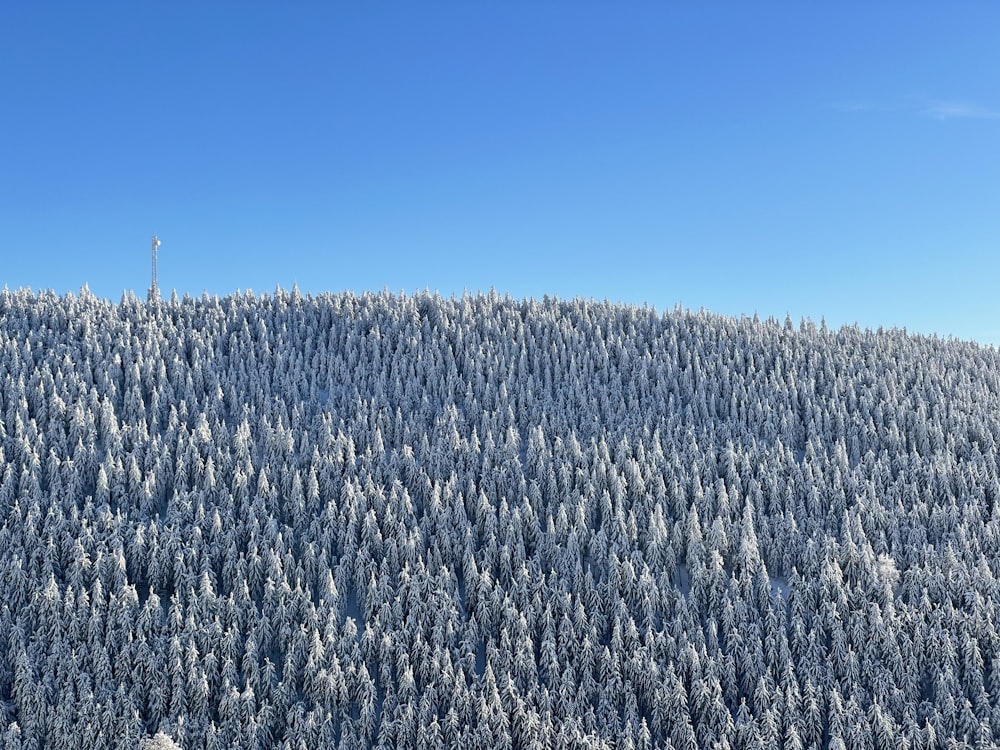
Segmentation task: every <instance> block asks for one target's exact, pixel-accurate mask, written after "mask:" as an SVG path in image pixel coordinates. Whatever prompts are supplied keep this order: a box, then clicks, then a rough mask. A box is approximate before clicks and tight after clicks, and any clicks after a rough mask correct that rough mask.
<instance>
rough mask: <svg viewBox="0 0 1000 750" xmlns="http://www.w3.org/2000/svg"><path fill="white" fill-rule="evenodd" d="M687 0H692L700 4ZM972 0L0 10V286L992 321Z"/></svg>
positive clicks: (982, 76)
mask: <svg viewBox="0 0 1000 750" xmlns="http://www.w3.org/2000/svg"><path fill="white" fill-rule="evenodd" d="M706 6H708V7H706ZM998 39H1000V5H997V4H996V3H986V2H983V3H971V2H959V3H940V4H937V3H935V4H931V3H920V2H917V3H912V2H894V3H882V4H879V3H863V2H851V1H845V0H837V2H826V3H800V2H795V3H766V2H749V3H746V2H741V3H696V2H683V3H667V2H662V3H639V2H634V3H617V2H610V0H609V1H608V2H581V1H580V0H574V1H573V2H556V1H554V0H541V2H528V1H527V0H523V1H522V0H512V1H510V2H489V1H485V2H461V3H459V2H398V3H388V2H365V3H361V2H358V3H353V2H352V3H335V2H323V3H320V2H316V3H310V2H304V1H302V0H289V1H288V2H278V1H277V0H275V1H274V2H253V1H251V2H186V1H185V0H171V2H165V1H164V2H138V3H137V2H127V3H126V2H122V3H106V2H99V1H97V2H92V3H81V2H66V3H59V2H44V3H28V2H9V3H3V4H0V286H2V285H3V284H6V285H7V286H8V287H9V288H11V289H15V288H18V287H24V286H30V287H31V288H32V289H35V290H38V289H54V290H55V291H56V292H58V293H60V294H61V293H64V292H66V291H74V292H76V291H78V290H79V289H80V288H81V286H82V285H83V284H84V283H87V284H88V285H89V287H90V289H91V291H92V292H94V293H95V294H98V295H99V296H103V297H108V298H111V299H113V300H116V301H117V299H118V298H119V297H120V296H121V294H122V291H123V290H125V289H133V290H135V292H136V293H137V294H138V295H139V296H144V295H145V290H146V288H147V287H148V286H149V276H150V268H149V266H150V257H149V256H150V252H149V250H150V248H149V245H150V236H151V235H152V234H153V233H154V232H156V233H158V234H159V236H160V238H161V240H162V243H163V244H162V246H161V248H160V287H161V289H164V290H165V291H166V292H169V290H170V289H176V290H177V291H178V293H179V294H184V293H190V294H193V295H199V294H201V292H202V291H208V292H209V293H210V294H226V293H229V292H233V291H235V290H237V289H244V290H245V289H248V288H249V289H253V290H254V291H256V292H273V290H274V289H275V287H276V286H277V285H280V286H281V287H283V288H290V287H291V285H292V284H293V283H298V286H299V288H300V289H301V290H302V291H303V292H314V293H315V292H321V291H340V290H344V289H351V290H354V291H356V292H361V291H364V290H375V291H380V290H382V289H384V288H388V289H390V290H392V291H399V290H405V291H407V292H413V291H417V290H421V289H425V288H428V289H430V290H432V291H433V290H438V291H440V292H441V294H443V295H451V294H461V293H462V291H463V290H469V291H472V292H474V291H478V290H483V291H487V290H489V289H490V288H495V289H497V290H498V291H499V292H501V293H502V292H509V293H510V294H512V295H514V296H516V297H521V296H536V297H540V296H542V295H544V294H549V295H557V296H559V297H563V298H568V297H575V296H582V297H588V298H597V299H602V300H603V299H610V300H612V301H623V302H628V303H633V304H643V303H648V304H650V305H653V306H655V307H656V308H657V309H659V310H664V309H672V308H673V307H674V306H675V305H677V304H678V303H679V304H681V305H683V306H684V307H689V308H692V309H697V308H700V307H705V308H707V309H709V310H712V311H714V312H719V313H723V314H729V315H740V314H747V315H752V314H753V313H754V312H757V313H759V314H760V315H761V316H762V317H768V316H772V315H773V316H775V317H777V318H779V319H784V316H785V314H786V313H790V314H791V316H792V318H793V319H794V320H795V321H796V322H797V321H798V320H799V318H800V317H802V316H808V317H811V318H813V319H814V320H816V321H818V320H819V319H820V318H821V317H825V318H826V321H827V323H828V324H829V325H831V326H839V325H841V324H844V323H854V322H858V323H859V324H861V325H862V326H870V327H877V326H885V327H892V326H905V327H906V328H907V329H908V330H911V331H919V332H924V333H938V334H940V335H955V336H958V337H961V338H973V339H977V340H979V341H982V342H988V343H1000V293H998V292H1000V261H998V250H1000V44H998V43H997V40H998Z"/></svg>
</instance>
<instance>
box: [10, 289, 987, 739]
mask: <svg viewBox="0 0 1000 750" xmlns="http://www.w3.org/2000/svg"><path fill="white" fill-rule="evenodd" d="M998 444H1000V353H998V352H997V350H995V349H993V348H985V347H979V346H977V345H975V344H969V343H963V342H958V341H947V340H942V339H938V338H928V337H921V336H913V335H907V334H906V333H905V332H902V331H896V330H893V331H877V332H873V331H867V330H860V329H858V328H855V327H851V328H844V329H841V330H837V331H833V330H826V328H825V327H823V326H817V325H813V324H811V323H808V322H804V323H802V324H801V325H793V324H792V322H791V321H784V322H777V321H774V320H769V321H759V320H757V319H750V318H743V319H732V318H725V317H719V316H715V315H710V314H705V313H698V314H694V313H690V312H685V311H681V310H678V311H675V312H671V313H667V314H661V313H657V312H654V311H653V310H651V309H646V308H636V307H624V306H615V305H610V304H606V303H594V302H584V301H572V302H564V301H558V300H545V301H521V300H513V299H510V298H503V297H499V296H497V295H495V294H491V295H488V296H469V297H465V298H462V299H442V298H440V297H437V296H432V295H417V296H397V295H391V294H380V295H363V296H355V295H351V294H342V295H336V296H334V295H325V296H320V297H316V298H312V297H303V296H301V295H299V294H298V293H297V292H296V291H292V292H284V291H281V290H278V291H276V292H275V293H274V294H273V295H263V296H255V295H252V294H245V295H237V296H232V297H226V298H221V299H219V298H209V297H207V296H205V297H202V298H199V299H190V298H184V299H181V300H178V299H176V298H174V299H172V300H170V301H164V302H162V303H159V304H147V303H146V302H142V301H139V300H138V299H136V298H135V297H134V296H132V295H127V296H126V297H125V298H123V299H122V300H121V302H120V303H119V304H114V303H112V302H109V301H104V300H100V299H98V298H96V297H94V296H93V295H91V294H90V293H89V292H86V291H84V292H82V293H80V294H77V295H67V296H65V297H59V296H56V295H54V294H52V293H42V294H33V293H31V292H28V291H18V292H10V291H7V290H4V291H3V292H2V293H0V522H2V527H0V594H2V597H0V636H2V637H0V746H2V747H3V748H6V749H7V750H18V749H21V748H30V749H32V750H40V749H41V748H79V747H87V748H138V747H140V746H142V744H143V743H144V741H146V742H147V743H148V744H149V745H150V746H153V743H150V742H149V739H150V738H152V737H154V735H155V736H157V737H158V739H157V740H156V746H162V745H165V744H167V740H166V737H169V738H170V739H171V740H172V741H173V742H174V743H176V745H177V746H179V747H181V748H184V750H195V749H198V748H206V749H207V750H216V749H221V748H231V747H240V748H271V747H275V748H288V749H289V750H297V749H298V748H337V747H344V748H362V747H374V746H377V747H383V748H391V747H416V748H444V747H463V748H468V749H469V750H473V749H475V748H489V749H490V750H507V749H508V748H509V749H513V748H616V749H618V750H625V749H632V748H636V749H639V748H674V749H675V750H695V749H696V748H717V749H718V750H722V749H724V748H730V749H732V750H736V749H740V750H742V749H743V748H783V749H785V750H796V749H797V748H831V749H836V748H851V749H852V750H853V749H860V748H879V749H880V750H888V749H889V748H893V749H896V748H910V749H911V750H922V749H923V748H951V747H962V746H971V747H989V746H993V745H995V744H996V740H995V739H994V738H998V739H1000V701H998V696H1000V631H998V622H997V621H998V619H1000V611H998V608H997V604H998V602H1000V583H998V580H1000V472H998V467H997V446H998ZM158 733H162V734H158Z"/></svg>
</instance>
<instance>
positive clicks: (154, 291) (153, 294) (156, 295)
mask: <svg viewBox="0 0 1000 750" xmlns="http://www.w3.org/2000/svg"><path fill="white" fill-rule="evenodd" d="M159 246H160V240H159V239H158V238H157V236H156V235H155V234H154V235H153V283H152V284H151V285H150V287H149V301H150V302H157V301H159V299H160V287H159V286H157V283H156V249H157V248H158V247H159Z"/></svg>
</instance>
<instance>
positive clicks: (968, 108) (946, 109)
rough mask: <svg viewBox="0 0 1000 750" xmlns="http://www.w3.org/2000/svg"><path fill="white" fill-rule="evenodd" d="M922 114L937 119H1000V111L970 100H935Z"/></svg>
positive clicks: (921, 111)
mask: <svg viewBox="0 0 1000 750" xmlns="http://www.w3.org/2000/svg"><path fill="white" fill-rule="evenodd" d="M920 114H921V115H923V116H924V117H931V118H933V119H935V120H1000V111H997V110H992V109H987V108H986V107H981V106H980V105H978V104H971V103H969V102H935V103H933V104H931V105H929V106H927V107H925V108H924V109H922V110H920Z"/></svg>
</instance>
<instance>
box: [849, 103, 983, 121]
mask: <svg viewBox="0 0 1000 750" xmlns="http://www.w3.org/2000/svg"><path fill="white" fill-rule="evenodd" d="M831 106H832V108H833V109H834V110H836V111H837V112H845V113H866V112H867V113H872V112H902V113H906V114H910V115H916V116H918V117H926V118H930V119H933V120H941V121H947V120H1000V110H996V109H990V108H988V107H984V106H982V105H980V104H976V103H973V102H968V101H961V100H951V99H949V100H924V101H919V102H914V101H912V100H909V101H904V102H896V103H889V102H873V101H840V102H834V103H833V104H832V105H831Z"/></svg>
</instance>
